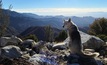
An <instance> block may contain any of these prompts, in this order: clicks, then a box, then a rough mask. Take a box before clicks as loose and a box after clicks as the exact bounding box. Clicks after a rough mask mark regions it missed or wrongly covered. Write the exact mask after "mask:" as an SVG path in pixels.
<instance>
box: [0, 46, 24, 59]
mask: <svg viewBox="0 0 107 65" xmlns="http://www.w3.org/2000/svg"><path fill="white" fill-rule="evenodd" d="M0 51H1V55H0V56H1V57H3V58H9V59H13V58H19V57H21V56H22V51H21V50H20V48H19V47H17V46H13V45H9V46H5V47H3V48H1V50H0Z"/></svg>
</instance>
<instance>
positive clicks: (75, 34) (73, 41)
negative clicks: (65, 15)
mask: <svg viewBox="0 0 107 65" xmlns="http://www.w3.org/2000/svg"><path fill="white" fill-rule="evenodd" d="M63 28H65V29H66V30H67V35H68V38H69V41H68V48H69V49H70V53H71V54H82V44H81V36H80V33H79V30H78V27H77V26H76V25H75V24H74V23H73V22H72V21H71V19H69V20H64V25H63Z"/></svg>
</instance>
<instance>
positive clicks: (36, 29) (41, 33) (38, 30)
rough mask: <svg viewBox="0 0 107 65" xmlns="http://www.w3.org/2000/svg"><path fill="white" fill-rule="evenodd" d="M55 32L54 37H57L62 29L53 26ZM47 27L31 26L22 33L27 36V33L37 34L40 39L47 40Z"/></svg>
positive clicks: (22, 35)
mask: <svg viewBox="0 0 107 65" xmlns="http://www.w3.org/2000/svg"><path fill="white" fill-rule="evenodd" d="M52 30H53V32H54V37H56V36H57V35H58V34H59V32H60V31H61V30H59V29H57V28H52ZM45 31H46V30H45V27H37V26H36V27H29V28H28V29H26V30H25V31H24V32H22V33H21V34H20V36H21V37H26V36H27V35H30V34H34V35H36V36H37V38H38V40H46V36H45V35H46V34H45V33H46V32H45Z"/></svg>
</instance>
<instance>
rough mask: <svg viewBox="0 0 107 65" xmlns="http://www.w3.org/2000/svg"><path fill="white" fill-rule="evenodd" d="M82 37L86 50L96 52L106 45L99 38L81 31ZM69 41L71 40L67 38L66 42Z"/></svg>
mask: <svg viewBox="0 0 107 65" xmlns="http://www.w3.org/2000/svg"><path fill="white" fill-rule="evenodd" d="M80 35H81V42H82V44H83V48H84V49H94V50H96V49H99V48H100V47H102V46H104V45H105V42H104V41H103V40H101V39H100V38H98V37H95V36H92V35H89V34H86V33H84V32H82V31H80ZM68 40H69V38H67V39H66V40H65V42H67V41H68Z"/></svg>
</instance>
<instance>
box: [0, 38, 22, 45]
mask: <svg viewBox="0 0 107 65" xmlns="http://www.w3.org/2000/svg"><path fill="white" fill-rule="evenodd" d="M21 42H22V40H21V39H20V38H18V37H16V36H12V37H1V38H0V46H2V47H3V46H6V45H18V44H19V43H21Z"/></svg>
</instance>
